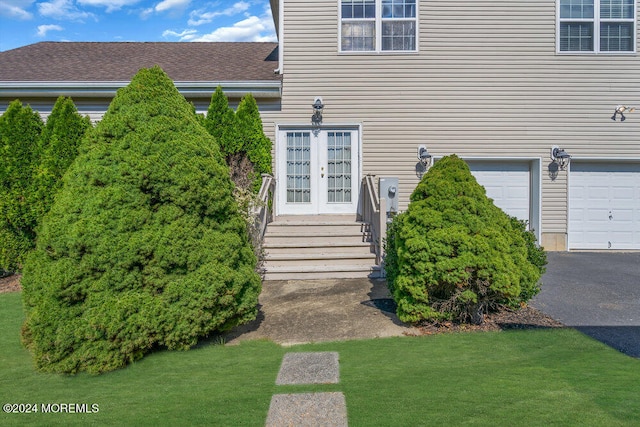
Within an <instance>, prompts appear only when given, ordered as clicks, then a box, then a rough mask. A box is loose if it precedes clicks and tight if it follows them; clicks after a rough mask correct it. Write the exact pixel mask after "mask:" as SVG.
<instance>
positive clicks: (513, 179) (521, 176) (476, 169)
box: [468, 161, 531, 221]
mask: <svg viewBox="0 0 640 427" xmlns="http://www.w3.org/2000/svg"><path fill="white" fill-rule="evenodd" d="M468 164H469V168H470V169H471V173H472V174H473V176H474V177H475V178H476V180H477V181H478V183H479V184H480V185H482V186H483V187H484V188H485V190H486V192H487V197H489V198H491V199H492V200H493V202H494V204H495V205H496V206H498V207H499V208H501V209H502V210H503V211H505V212H506V213H507V214H509V215H511V216H515V217H517V218H519V219H522V220H526V221H529V219H530V203H531V202H530V198H531V196H530V194H531V189H530V180H531V173H530V170H529V169H530V167H529V164H528V163H525V162H508V161H505V162H493V161H469V162H468Z"/></svg>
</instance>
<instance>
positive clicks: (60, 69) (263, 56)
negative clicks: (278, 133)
mask: <svg viewBox="0 0 640 427" xmlns="http://www.w3.org/2000/svg"><path fill="white" fill-rule="evenodd" d="M277 46H278V44H277V43H245V42H239V43H156V42H153V43H104V42H80V43H76V42H42V43H36V44H32V45H28V46H24V47H20V48H17V49H12V50H8V51H5V52H0V81H7V82H9V81H22V82H27V81H34V82H35V81H39V82H48V81H50V82H61V81H70V82H74V81H75V82H81V81H90V82H110V81H129V80H131V78H132V77H133V76H134V75H135V74H136V73H137V72H138V70H139V69H141V68H148V67H151V66H153V65H159V66H160V67H161V68H162V69H163V70H164V71H165V72H166V73H167V74H168V75H169V77H170V78H171V79H172V80H174V81H194V82H198V81H207V82H211V81H213V82H220V81H278V80H280V76H279V75H277V74H275V73H274V70H275V69H276V68H278V54H277Z"/></svg>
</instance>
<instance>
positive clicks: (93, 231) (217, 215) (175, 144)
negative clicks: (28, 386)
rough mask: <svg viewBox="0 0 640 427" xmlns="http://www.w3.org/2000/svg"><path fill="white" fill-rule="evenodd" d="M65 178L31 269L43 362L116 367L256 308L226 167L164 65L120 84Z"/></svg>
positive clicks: (31, 323) (254, 283) (56, 366)
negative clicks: (164, 70) (124, 84)
mask: <svg viewBox="0 0 640 427" xmlns="http://www.w3.org/2000/svg"><path fill="white" fill-rule="evenodd" d="M63 182H64V184H63V188H62V189H61V191H60V192H59V193H58V195H57V196H56V199H55V201H54V204H53V206H52V208H51V210H50V211H49V213H48V214H47V215H46V216H45V218H44V220H43V222H42V225H41V229H40V233H39V236H38V242H37V247H36V250H35V251H34V252H33V253H32V254H31V255H30V256H29V257H28V259H27V262H26V263H25V268H24V275H23V278H22V285H23V300H24V306H25V311H26V321H25V324H24V326H23V331H22V337H23V341H24V343H25V344H26V345H27V347H28V348H29V349H30V350H31V351H32V353H33V355H34V358H35V362H36V366H37V368H38V369H40V370H43V371H52V372H69V373H73V372H77V371H88V372H92V373H98V372H104V371H109V370H113V369H117V368H120V367H122V366H124V365H125V364H127V363H128V362H131V361H134V360H136V359H139V358H140V357H142V356H143V355H144V354H145V353H147V352H149V351H150V350H152V349H153V348H156V347H160V348H168V349H188V348H190V347H191V346H193V345H194V344H196V343H197V341H198V339H199V338H200V337H203V336H206V335H207V334H210V333H212V332H216V331H223V330H227V329H229V328H231V327H233V326H235V325H237V324H240V323H242V322H245V321H248V320H251V319H253V318H255V316H256V313H257V298H258V294H259V292H260V278H259V276H258V275H257V274H256V273H255V271H254V269H255V266H256V258H255V256H254V254H253V251H252V248H251V246H250V244H249V241H248V237H247V231H246V227H245V223H244V221H243V219H242V217H241V216H240V214H239V213H238V209H237V205H236V203H235V201H234V199H233V195H232V190H233V185H232V183H231V181H230V179H229V172H228V169H227V166H226V164H225V163H224V160H223V158H222V156H221V154H220V152H219V149H218V147H217V145H216V143H215V140H214V139H213V138H212V137H211V136H210V135H209V134H208V133H207V131H206V130H205V129H204V128H203V127H202V126H201V125H200V124H199V122H198V119H197V118H196V115H195V114H194V112H193V109H192V107H191V106H190V105H189V104H188V103H187V102H186V100H185V99H184V98H183V97H182V96H181V95H180V94H179V92H178V91H177V89H176V88H175V86H174V85H173V83H172V82H171V80H170V79H169V78H168V77H167V75H166V74H165V73H164V72H163V71H162V70H161V69H160V68H159V67H154V68H151V69H143V70H141V71H140V72H139V73H138V74H137V75H136V76H135V77H134V78H133V80H132V81H131V83H130V84H129V86H127V87H126V88H123V89H121V90H119V91H118V93H117V95H116V97H115V98H114V100H113V101H112V103H111V105H110V106H109V109H108V111H107V113H106V114H105V116H104V118H103V119H102V121H101V122H100V123H99V124H98V125H97V126H96V127H95V128H94V129H91V130H90V131H89V132H88V134H87V137H86V140H85V141H84V143H83V144H82V147H81V153H80V154H79V155H78V157H77V158H76V160H75V162H74V163H73V165H72V166H71V167H70V168H69V169H68V170H67V173H66V174H65V176H64V178H63Z"/></svg>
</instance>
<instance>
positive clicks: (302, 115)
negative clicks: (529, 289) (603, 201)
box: [265, 0, 640, 233]
mask: <svg viewBox="0 0 640 427" xmlns="http://www.w3.org/2000/svg"><path fill="white" fill-rule="evenodd" d="M338 5H339V1H338V0H318V1H314V2H309V1H307V0H284V27H283V41H284V64H283V96H282V112H281V113H279V114H278V115H277V117H276V116H274V117H273V123H270V124H267V123H265V125H267V126H273V125H274V124H275V123H277V124H300V125H303V124H304V125H307V124H309V123H310V117H311V114H312V111H311V103H312V102H313V99H314V97H315V96H321V97H322V98H323V100H324V103H325V109H324V124H325V125H327V126H328V125H331V124H361V125H362V131H363V134H362V157H363V159H362V166H363V173H364V174H367V173H371V174H375V175H378V176H398V177H399V178H400V204H401V208H404V207H406V204H407V202H408V197H409V194H410V193H411V191H412V190H413V188H414V187H415V185H416V184H417V182H418V178H417V177H416V174H415V164H416V162H417V158H416V149H417V147H418V145H420V144H425V145H426V146H427V148H428V150H429V152H431V153H432V154H433V155H435V156H442V155H447V154H451V153H457V154H458V155H460V156H462V157H465V156H467V157H488V158H496V159H499V158H501V157H511V158H514V157H517V158H523V159H536V158H541V159H542V165H543V179H542V228H543V232H557V233H564V232H566V225H567V216H566V206H567V195H566V192H567V176H566V175H567V173H566V171H560V172H559V173H558V176H557V177H556V178H555V180H552V179H551V178H550V177H549V174H548V171H547V166H548V164H549V163H550V161H551V160H550V159H549V151H550V148H551V146H552V145H559V146H560V147H562V148H564V149H565V150H566V151H567V152H568V153H570V154H571V155H572V156H576V157H595V158H598V157H609V158H615V157H622V158H638V159H640V144H638V137H639V136H640V112H636V113H632V114H629V115H628V116H627V118H628V120H627V121H625V122H624V123H620V122H613V121H612V120H611V119H610V116H611V114H612V113H613V109H614V107H615V106H616V105H618V104H628V105H634V103H640V61H639V60H638V57H637V56H636V55H635V54H632V55H629V54H624V55H604V54H600V55H594V54H586V55H562V54H556V13H555V10H556V1H555V0H539V1H535V2H531V1H524V0H515V1H514V0H498V1H452V2H434V1H425V0H422V1H420V0H419V26H418V31H419V51H418V52H417V53H406V54H403V53H397V52H394V53H379V54H374V53H360V52H358V53H339V48H338V43H339V28H340V25H339V20H338ZM633 114H635V116H634V115H633ZM268 117H270V116H265V118H268ZM269 120H271V119H269ZM265 121H267V120H265Z"/></svg>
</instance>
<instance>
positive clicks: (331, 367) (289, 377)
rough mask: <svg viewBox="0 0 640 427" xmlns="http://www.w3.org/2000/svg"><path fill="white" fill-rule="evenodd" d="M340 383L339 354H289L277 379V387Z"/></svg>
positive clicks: (330, 352) (286, 355) (285, 356)
mask: <svg viewBox="0 0 640 427" xmlns="http://www.w3.org/2000/svg"><path fill="white" fill-rule="evenodd" d="M339 382H340V369H339V364H338V353H337V352H333V351H326V352H306V353H287V354H285V355H284V358H283V359H282V364H281V365H280V371H279V372H278V377H277V378H276V384H277V385H285V384H337V383H339Z"/></svg>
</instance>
